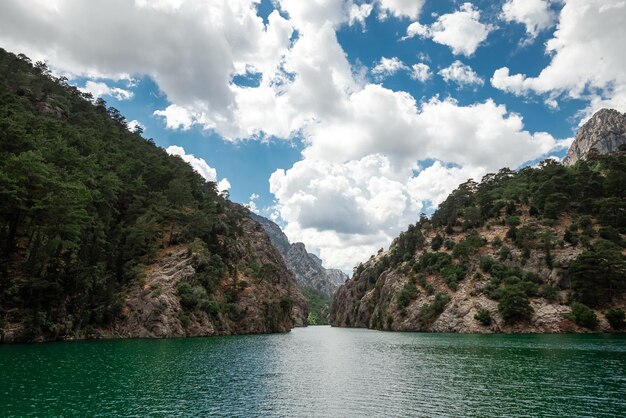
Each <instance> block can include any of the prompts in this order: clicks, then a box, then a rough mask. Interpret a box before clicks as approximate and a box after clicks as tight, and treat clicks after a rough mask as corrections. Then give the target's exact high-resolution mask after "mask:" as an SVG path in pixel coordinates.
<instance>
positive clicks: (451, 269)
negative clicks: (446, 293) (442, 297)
mask: <svg viewBox="0 0 626 418" xmlns="http://www.w3.org/2000/svg"><path fill="white" fill-rule="evenodd" d="M415 269H416V270H417V271H420V272H425V273H428V274H439V275H441V276H442V277H443V278H444V280H445V281H446V284H447V285H448V287H450V289H452V290H456V288H457V284H458V282H459V281H460V280H463V278H465V268H464V267H463V266H462V265H460V264H455V263H454V262H453V261H452V257H451V256H450V254H448V253H424V254H422V256H421V257H420V259H419V261H418V263H417V264H416V265H415Z"/></svg>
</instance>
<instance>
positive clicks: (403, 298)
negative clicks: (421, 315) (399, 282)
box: [396, 280, 419, 310]
mask: <svg viewBox="0 0 626 418" xmlns="http://www.w3.org/2000/svg"><path fill="white" fill-rule="evenodd" d="M418 295H419V290H417V287H415V283H413V281H412V280H409V281H408V282H406V283H405V284H404V287H402V289H401V290H400V292H398V296H397V297H396V305H397V306H398V309H400V310H403V309H404V308H406V307H407V306H408V305H409V303H411V301H412V300H413V299H415V298H416V297H417V296H418Z"/></svg>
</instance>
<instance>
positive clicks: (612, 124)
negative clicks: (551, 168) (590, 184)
mask: <svg viewBox="0 0 626 418" xmlns="http://www.w3.org/2000/svg"><path fill="white" fill-rule="evenodd" d="M624 144H626V113H620V112H618V111H617V110H613V109H602V110H599V111H598V112H596V113H595V114H594V115H593V116H592V118H591V119H589V120H588V121H587V122H586V123H585V124H584V125H583V126H582V127H581V128H580V129H579V130H578V133H577V134H576V138H575V139H574V142H573V143H572V145H571V147H570V149H569V151H568V152H567V156H566V157H565V159H564V160H563V163H564V164H566V165H571V164H574V163H575V162H576V161H578V160H580V159H584V158H587V156H588V154H589V152H590V151H591V149H595V150H596V151H597V152H598V153H599V154H608V153H610V152H615V151H617V150H618V148H619V147H620V145H624Z"/></svg>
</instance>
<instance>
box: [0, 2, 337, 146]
mask: <svg viewBox="0 0 626 418" xmlns="http://www.w3.org/2000/svg"><path fill="white" fill-rule="evenodd" d="M257 3H258V1H256V0H232V1H228V2H218V1H203V0H187V1H171V0H160V1H154V2H153V1H139V0H137V1H132V0H93V1H89V2H84V1H80V0H64V1H43V0H36V1H35V2H34V3H33V2H29V3H26V2H21V1H6V2H3V5H2V13H1V14H0V28H1V29H0V44H1V45H2V46H3V47H4V48H6V49H9V50H12V51H19V52H23V53H25V54H26V55H28V56H29V57H31V58H32V59H33V60H46V61H47V62H49V63H50V64H51V66H52V67H54V68H56V69H58V70H59V71H61V72H65V73H67V74H69V75H71V76H87V77H90V78H109V79H114V80H119V79H126V78H128V77H129V75H132V74H146V75H149V76H150V77H152V78H153V79H154V80H155V81H156V82H157V84H158V85H159V87H160V89H161V90H162V91H163V92H164V93H165V95H166V96H167V99H168V100H169V101H170V102H171V103H173V104H175V105H177V106H179V107H181V108H185V109H192V110H193V111H194V113H195V114H196V116H197V117H196V118H195V119H194V122H195V123H200V124H203V125H204V126H205V127H209V128H215V129H217V130H219V131H220V132H223V133H224V134H225V135H226V136H232V137H237V136H242V137H243V136H247V132H246V131H242V130H241V129H238V127H239V126H240V124H239V121H238V115H237V103H236V96H237V92H236V91H235V89H234V88H233V86H232V85H231V83H230V80H231V79H232V76H233V75H235V74H238V73H244V72H245V71H246V68H255V69H258V70H259V71H261V72H263V73H264V75H265V74H267V77H269V78H270V79H275V78H276V76H277V74H278V73H279V71H278V70H277V68H278V67H280V65H281V62H282V59H283V57H284V54H285V51H286V49H287V48H288V47H289V45H290V43H291V39H290V38H291V35H292V33H293V28H292V25H291V24H290V23H289V21H288V20H287V19H284V18H283V17H281V16H280V14H279V13H278V11H274V12H273V13H272V14H271V15H270V16H269V22H268V23H267V25H266V24H264V22H263V20H262V19H261V18H260V17H259V16H257V14H256V7H257ZM299 3H309V2H299ZM333 3H339V2H333ZM335 8H338V9H339V16H338V18H337V19H338V20H337V21H338V22H339V21H341V19H342V17H343V11H342V10H341V7H340V6H338V7H335ZM137 22H141V24H137ZM77 34H78V35H77ZM94 39H97V40H98V41H97V42H94ZM270 82H271V80H269V79H268V80H267V83H270ZM179 126H180V125H179Z"/></svg>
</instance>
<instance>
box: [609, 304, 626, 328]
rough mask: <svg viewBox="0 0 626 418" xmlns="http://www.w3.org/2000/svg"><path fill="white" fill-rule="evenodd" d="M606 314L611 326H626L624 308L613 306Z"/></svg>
mask: <svg viewBox="0 0 626 418" xmlns="http://www.w3.org/2000/svg"><path fill="white" fill-rule="evenodd" d="M604 316H605V317H606V320H607V321H608V322H609V325H611V328H613V329H616V330H621V329H624V327H626V321H625V320H626V314H625V313H624V310H623V309H615V308H611V309H608V310H607V311H606V312H605V314H604Z"/></svg>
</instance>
